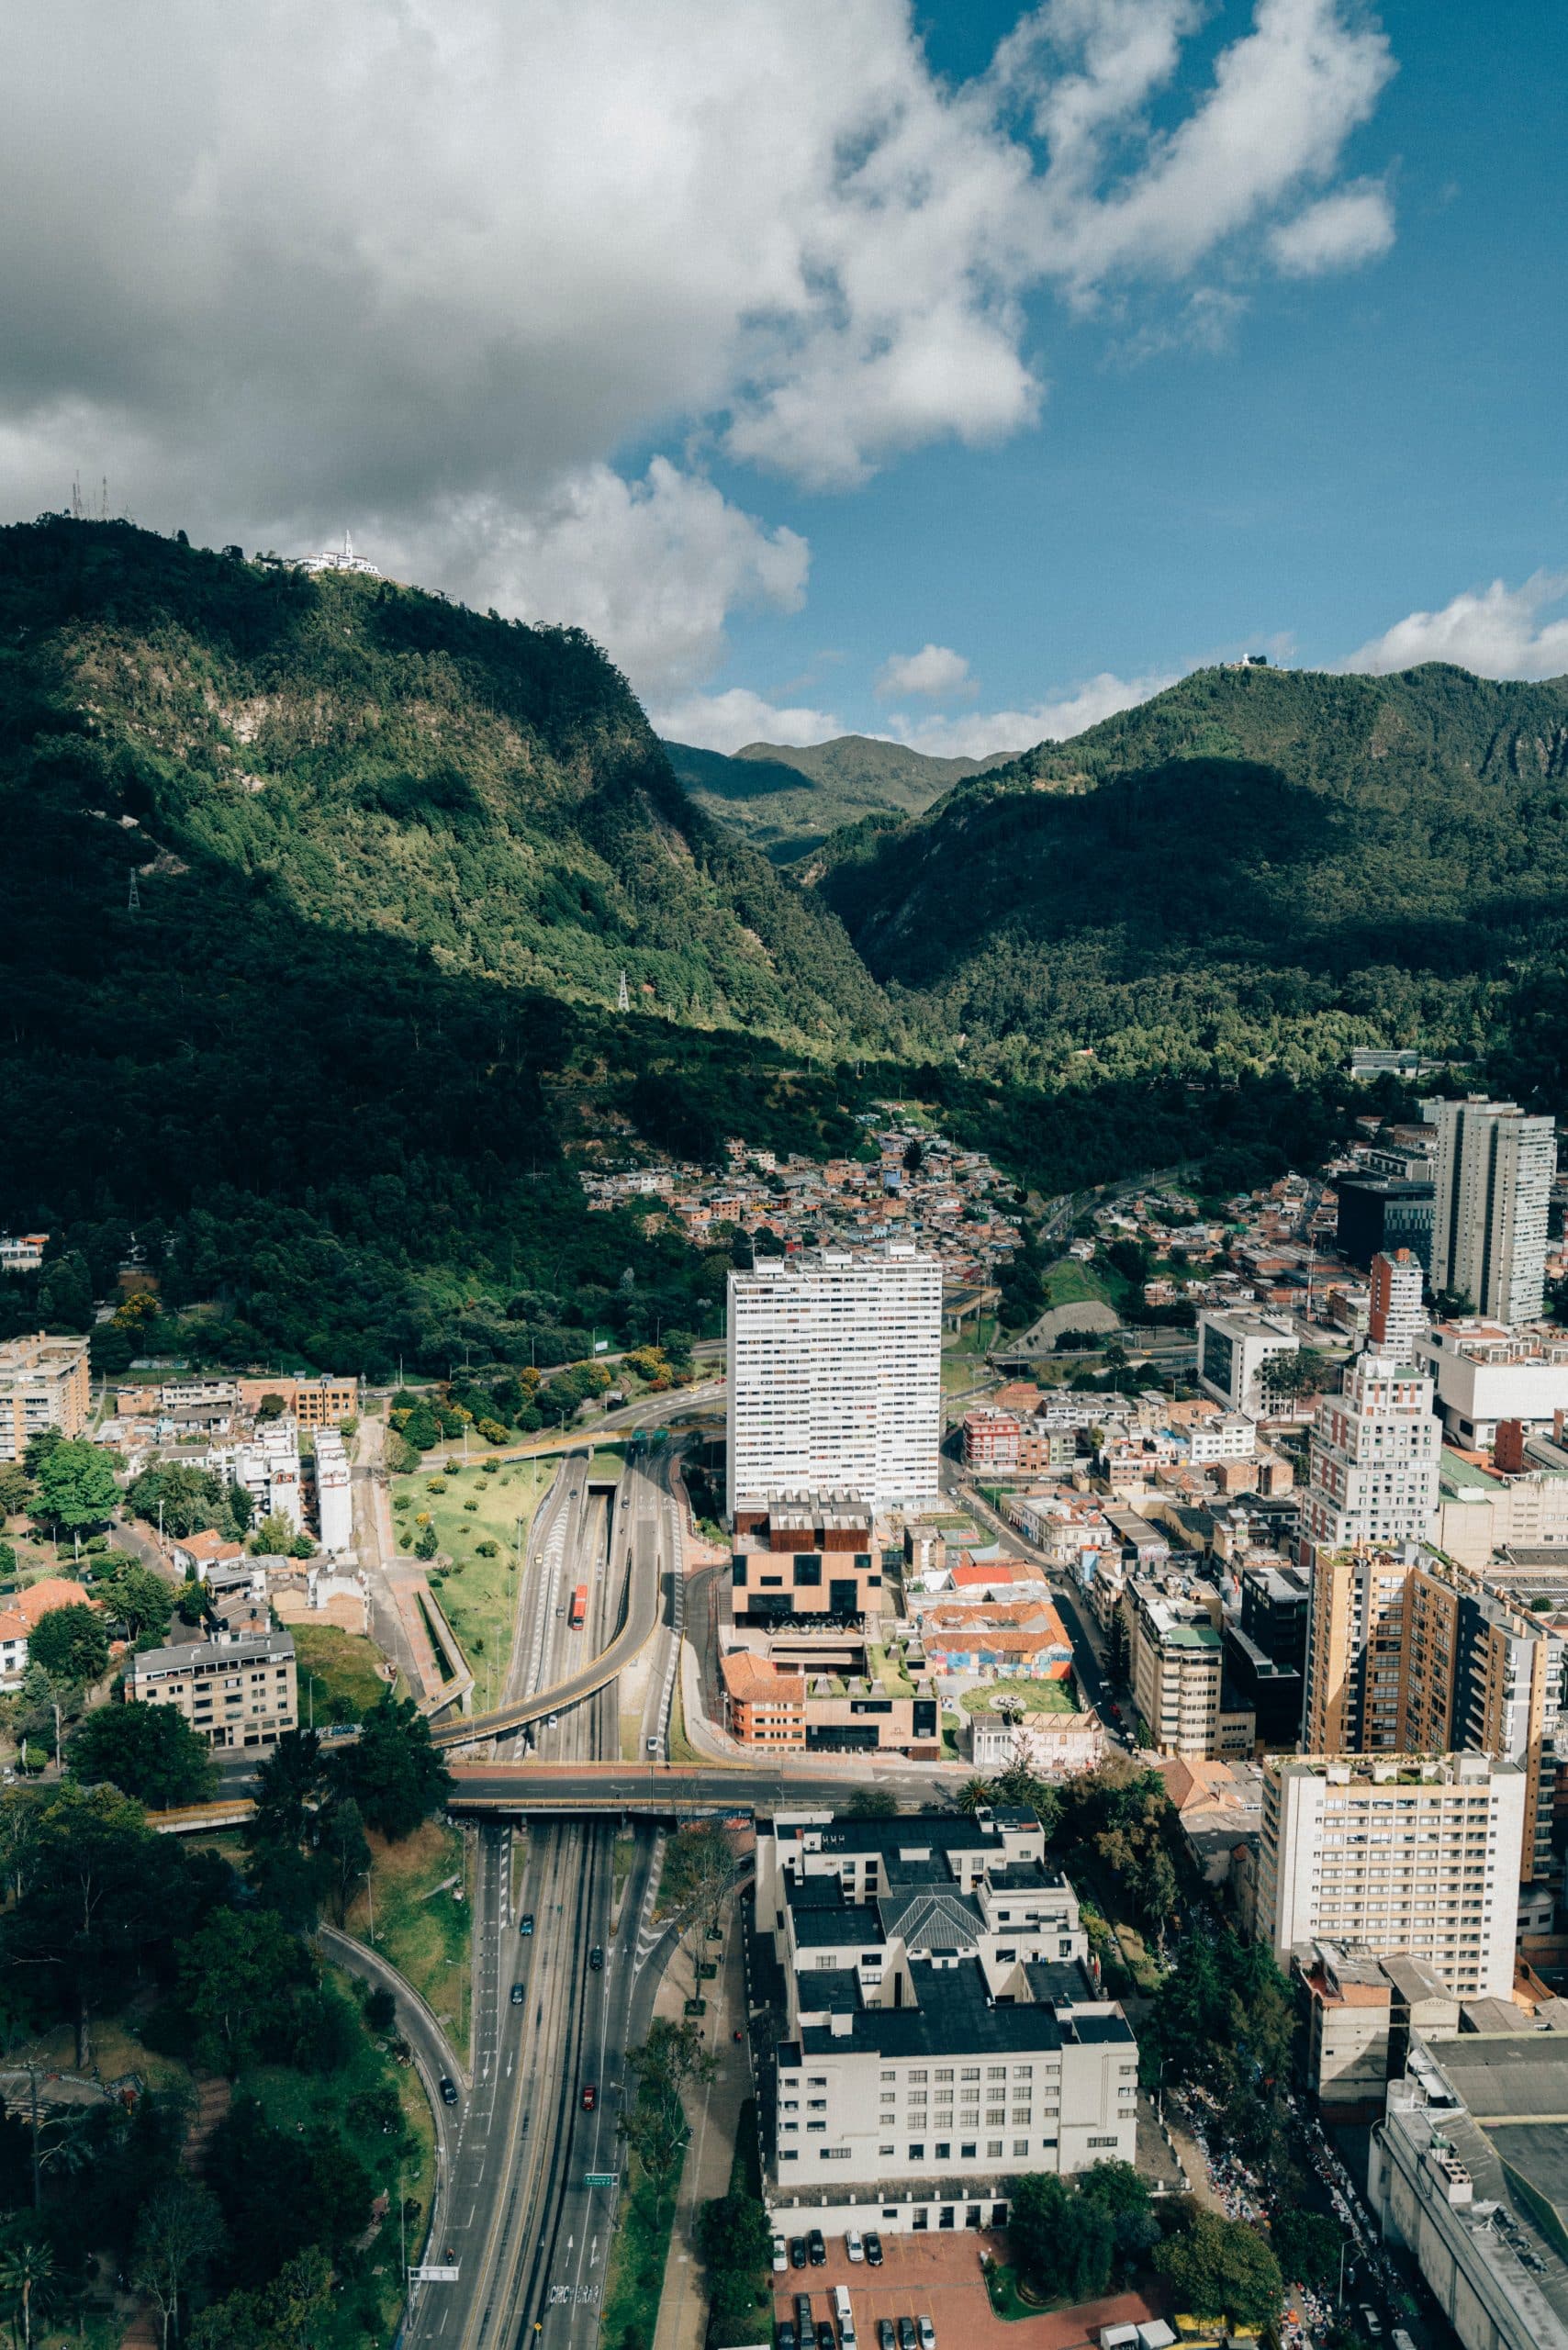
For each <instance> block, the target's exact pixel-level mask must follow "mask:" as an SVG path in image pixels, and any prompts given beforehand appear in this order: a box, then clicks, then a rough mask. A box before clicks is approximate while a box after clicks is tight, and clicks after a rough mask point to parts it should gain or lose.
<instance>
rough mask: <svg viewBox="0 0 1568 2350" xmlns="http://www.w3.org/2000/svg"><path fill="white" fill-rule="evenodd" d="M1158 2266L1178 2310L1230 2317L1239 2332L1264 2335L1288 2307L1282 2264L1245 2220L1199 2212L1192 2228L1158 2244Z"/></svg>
mask: <svg viewBox="0 0 1568 2350" xmlns="http://www.w3.org/2000/svg"><path fill="white" fill-rule="evenodd" d="M1154 2266H1155V2267H1156V2268H1157V2269H1158V2270H1159V2274H1160V2275H1161V2276H1162V2277H1164V2279H1165V2281H1166V2283H1167V2284H1168V2285H1169V2286H1170V2290H1171V2292H1172V2294H1173V2296H1174V2298H1175V2305H1176V2307H1177V2308H1178V2309H1182V2310H1191V2311H1192V2312H1193V2315H1194V2316H1195V2317H1203V2318H1227V2319H1228V2320H1229V2321H1230V2322H1231V2324H1232V2325H1233V2326H1234V2327H1236V2328H1237V2329H1238V2331H1241V2332H1246V2333H1261V2332H1262V2331H1263V2329H1264V2327H1265V2326H1270V2325H1272V2324H1273V2323H1274V2322H1275V2320H1276V2319H1277V2318H1278V2316H1279V2314H1280V2311H1281V2309H1282V2307H1283V2305H1284V2286H1283V2283H1282V2279H1281V2276H1280V2264H1279V2262H1278V2261H1277V2260H1276V2259H1275V2257H1274V2255H1273V2254H1272V2253H1271V2251H1270V2249H1269V2246H1268V2245H1267V2244H1265V2242H1264V2241H1263V2238H1262V2237H1261V2236H1260V2234H1259V2233H1258V2231H1257V2229H1256V2228H1251V2227H1249V2226H1248V2224H1247V2222H1246V2221H1245V2220H1224V2219H1221V2218H1220V2216H1219V2214H1218V2213H1217V2212H1215V2211H1200V2212H1198V2213H1197V2214H1196V2216H1195V2217H1194V2219H1193V2223H1192V2225H1191V2227H1189V2228H1185V2229H1183V2230H1182V2233H1181V2234H1179V2235H1173V2236H1168V2237H1167V2238H1166V2240H1165V2242H1164V2243H1163V2244H1159V2246H1157V2248H1156V2250H1155V2255H1154Z"/></svg>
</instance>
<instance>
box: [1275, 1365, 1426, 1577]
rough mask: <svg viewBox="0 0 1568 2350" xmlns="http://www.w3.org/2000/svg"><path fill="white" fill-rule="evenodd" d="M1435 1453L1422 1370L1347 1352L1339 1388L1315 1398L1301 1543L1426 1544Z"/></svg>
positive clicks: (1333, 1545) (1334, 1546)
mask: <svg viewBox="0 0 1568 2350" xmlns="http://www.w3.org/2000/svg"><path fill="white" fill-rule="evenodd" d="M1441 1451H1442V1423H1441V1421H1440V1420H1439V1418H1438V1417H1437V1416H1436V1414H1435V1413H1434V1412H1433V1409H1432V1382H1431V1381H1430V1379H1429V1378H1428V1376H1427V1374H1426V1373H1425V1371H1417V1368H1416V1367H1415V1365H1414V1364H1413V1363H1408V1362H1399V1361H1396V1360H1394V1358H1393V1357H1392V1356H1389V1355H1380V1354H1370V1353H1369V1354H1362V1355H1355V1356H1353V1357H1352V1358H1351V1360H1350V1362H1349V1363H1348V1364H1347V1366H1346V1370H1345V1386H1344V1392H1343V1393H1342V1394H1338V1395H1322V1396H1319V1398H1318V1402H1317V1418H1316V1425H1315V1427H1314V1428H1313V1432H1312V1443H1311V1449H1310V1452H1309V1455H1308V1468H1307V1482H1306V1490H1305V1493H1304V1494H1303V1495H1302V1500H1301V1533H1302V1539H1303V1541H1304V1544H1308V1545H1310V1544H1315V1543H1327V1545H1328V1546H1329V1547H1330V1548H1332V1549H1334V1550H1344V1549H1347V1548H1349V1547H1350V1546H1351V1545H1353V1544H1356V1543H1374V1544H1380V1545H1383V1544H1388V1543H1403V1542H1425V1541H1428V1540H1429V1539H1431V1534H1432V1528H1433V1526H1434V1524H1435V1523H1436V1519H1437V1510H1438V1467H1439V1457H1440V1455H1441Z"/></svg>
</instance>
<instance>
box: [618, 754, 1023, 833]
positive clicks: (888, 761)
mask: <svg viewBox="0 0 1568 2350" xmlns="http://www.w3.org/2000/svg"><path fill="white" fill-rule="evenodd" d="M665 749H666V752H667V753H668V755H669V762H670V765H671V767H673V768H674V769H675V772H676V774H677V775H678V777H679V778H680V780H681V782H682V783H683V784H684V785H685V786H686V789H687V791H688V793H689V795H690V797H691V798H692V799H693V800H695V801H696V802H697V805H698V806H699V807H700V808H702V809H704V810H706V811H707V812H708V814H709V815H711V816H714V817H717V818H719V819H720V821H721V822H723V823H726V824H729V825H732V826H733V827H734V830H735V831H736V832H738V833H739V834H741V836H742V838H743V839H745V840H747V841H749V842H750V843H751V844H752V845H753V846H754V847H755V848H759V849H761V850H762V851H763V852H764V853H765V854H766V855H767V856H770V857H771V858H772V859H773V860H774V862H775V863H776V864H778V865H787V864H790V863H792V862H793V861H794V860H795V859H797V858H799V857H802V856H806V855H808V854H809V852H810V851H811V850H812V849H814V848H816V847H817V846H819V845H820V844H821V843H822V842H823V840H825V839H826V838H827V836H828V834H830V833H834V832H837V831H839V830H840V829H841V827H843V826H844V825H846V824H855V823H858V822H859V821H860V820H861V818H862V817H864V816H868V815H879V814H888V813H891V814H895V815H907V816H918V815H921V814H922V813H923V812H924V811H925V810H926V809H927V808H929V807H930V806H931V804H932V802H933V801H934V800H939V799H940V798H941V796H942V794H943V793H944V792H945V791H949V790H951V789H952V787H953V786H954V784H956V783H962V782H964V781H965V780H967V778H969V777H970V776H975V775H982V774H984V773H985V772H986V771H987V770H988V769H989V768H991V767H996V766H998V765H1000V764H1002V762H1003V761H1004V760H1005V758H1006V756H1007V754H1006V753H1005V752H1000V751H999V752H998V753H997V754H996V755H995V757H994V758H991V759H935V758H931V757H928V756H927V755H926V754H925V753H924V751H912V750H909V749H906V747H905V746H904V744H902V743H883V742H879V741H878V740H877V739H876V737H875V736H873V735H868V734H839V735H835V736H834V739H833V741H832V742H829V743H812V744H806V745H805V746H804V747H801V748H797V747H795V746H794V745H792V744H783V743H748V744H746V745H745V749H744V750H740V751H737V752H735V754H734V756H733V757H726V756H725V755H724V754H723V753H722V751H702V750H698V749H697V748H696V747H695V746H694V745H693V744H689V743H666V744H665Z"/></svg>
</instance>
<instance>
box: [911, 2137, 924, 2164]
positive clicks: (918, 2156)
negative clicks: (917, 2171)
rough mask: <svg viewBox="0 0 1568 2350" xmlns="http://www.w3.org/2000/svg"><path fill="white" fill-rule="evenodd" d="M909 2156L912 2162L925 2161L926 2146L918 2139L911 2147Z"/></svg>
mask: <svg viewBox="0 0 1568 2350" xmlns="http://www.w3.org/2000/svg"><path fill="white" fill-rule="evenodd" d="M909 2158H910V2161H911V2162H912V2163H923V2162H924V2160H925V2148H924V2146H923V2145H922V2144H920V2143H919V2142H918V2141H917V2142H916V2143H915V2144H914V2145H913V2146H912V2147H911V2148H910V2150H909Z"/></svg>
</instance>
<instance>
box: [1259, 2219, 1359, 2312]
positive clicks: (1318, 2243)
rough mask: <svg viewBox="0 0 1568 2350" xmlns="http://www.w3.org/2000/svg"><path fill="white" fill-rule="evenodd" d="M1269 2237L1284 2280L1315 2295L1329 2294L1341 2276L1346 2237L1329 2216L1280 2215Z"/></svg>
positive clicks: (1275, 2220) (1272, 2223) (1270, 2227)
mask: <svg viewBox="0 0 1568 2350" xmlns="http://www.w3.org/2000/svg"><path fill="white" fill-rule="evenodd" d="M1269 2236H1270V2240H1271V2243H1272V2244H1273V2247H1274V2257H1275V2259H1276V2260H1277V2261H1278V2262H1279V2264H1280V2274H1281V2276H1282V2277H1284V2278H1286V2279H1287V2280H1288V2281H1289V2282H1290V2283H1291V2284H1293V2285H1305V2286H1306V2287H1307V2288H1308V2289H1309V2290H1311V2291H1313V2292H1318V2293H1326V2292H1327V2290H1328V2289H1329V2288H1330V2287H1331V2286H1332V2285H1333V2283H1334V2280H1335V2278H1336V2277H1337V2276H1338V2272H1339V2255H1340V2252H1341V2251H1342V2250H1343V2248H1344V2243H1345V2235H1344V2231H1343V2229H1342V2228H1340V2227H1339V2226H1338V2224H1337V2222H1336V2221H1333V2220H1331V2219H1329V2217H1328V2216H1327V2212H1324V2211H1304V2210H1299V2209H1297V2210H1284V2211H1280V2212H1278V2213H1276V2215H1275V2217H1274V2218H1273V2219H1272V2220H1271V2221H1270V2222H1269Z"/></svg>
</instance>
